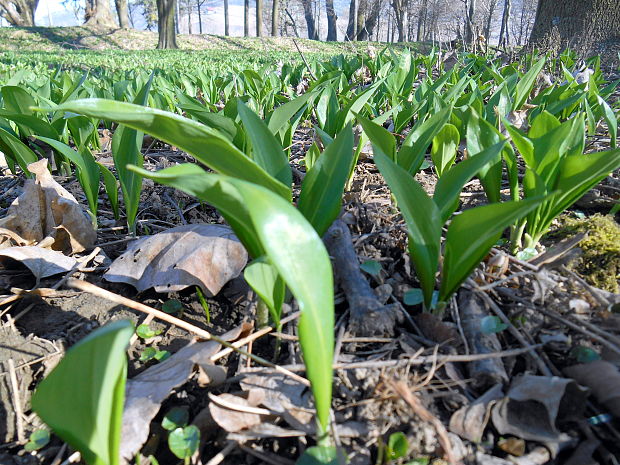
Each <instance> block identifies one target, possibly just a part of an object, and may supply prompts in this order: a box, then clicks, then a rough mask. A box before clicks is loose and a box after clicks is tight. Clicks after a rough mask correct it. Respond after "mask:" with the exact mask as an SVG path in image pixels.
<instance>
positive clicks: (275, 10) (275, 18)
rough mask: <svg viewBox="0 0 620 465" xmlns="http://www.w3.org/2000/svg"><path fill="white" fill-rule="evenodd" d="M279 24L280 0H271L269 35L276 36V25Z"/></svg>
mask: <svg viewBox="0 0 620 465" xmlns="http://www.w3.org/2000/svg"><path fill="white" fill-rule="evenodd" d="M279 25H280V0H273V3H272V4H271V35H272V36H273V37H278V26H279Z"/></svg>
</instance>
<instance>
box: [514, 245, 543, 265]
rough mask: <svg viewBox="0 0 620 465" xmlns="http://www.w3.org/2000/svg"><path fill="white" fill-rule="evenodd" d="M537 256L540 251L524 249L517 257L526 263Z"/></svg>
mask: <svg viewBox="0 0 620 465" xmlns="http://www.w3.org/2000/svg"><path fill="white" fill-rule="evenodd" d="M536 255H538V250H536V249H535V248H534V247H528V248H527V249H523V250H521V251H520V252H517V255H516V257H517V258H518V259H519V260H523V261H524V262H526V261H528V260H530V259H532V258H534V257H535V256H536Z"/></svg>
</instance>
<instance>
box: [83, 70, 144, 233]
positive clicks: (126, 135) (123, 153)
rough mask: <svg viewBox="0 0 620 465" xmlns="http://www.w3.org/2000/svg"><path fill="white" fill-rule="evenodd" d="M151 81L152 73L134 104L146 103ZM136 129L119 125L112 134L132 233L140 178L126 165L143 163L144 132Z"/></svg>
mask: <svg viewBox="0 0 620 465" xmlns="http://www.w3.org/2000/svg"><path fill="white" fill-rule="evenodd" d="M152 82H153V74H151V77H150V78H149V80H148V81H147V82H146V84H144V86H143V87H142V89H140V91H139V92H138V94H137V95H136V97H135V98H134V104H136V105H140V106H141V107H142V106H144V105H146V104H147V101H148V97H149V92H150V89H151V83H152ZM76 103H77V102H76ZM127 105H128V104H127ZM90 116H93V115H90ZM95 117H96V116H95ZM136 129H139V128H133V129H132V128H131V127H127V126H124V125H119V126H118V127H117V128H116V131H114V135H113V136H112V156H113V158H114V165H115V166H116V173H117V175H118V179H119V181H120V184H121V190H122V192H123V200H124V202H125V214H126V216H127V225H128V227H129V231H130V232H132V233H135V232H136V216H137V214H138V205H139V203H140V191H141V190H142V178H141V177H140V176H139V175H137V174H136V173H135V172H133V171H130V170H129V169H127V166H128V165H135V166H139V167H142V165H143V163H144V160H143V158H142V153H141V151H140V150H141V149H142V141H143V139H144V132H142V131H139V130H136Z"/></svg>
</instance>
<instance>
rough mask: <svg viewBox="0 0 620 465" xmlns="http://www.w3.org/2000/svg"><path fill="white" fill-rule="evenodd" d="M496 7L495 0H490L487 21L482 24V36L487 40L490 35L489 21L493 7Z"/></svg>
mask: <svg viewBox="0 0 620 465" xmlns="http://www.w3.org/2000/svg"><path fill="white" fill-rule="evenodd" d="M496 7H497V0H491V2H490V3H489V12H488V13H489V14H488V15H487V22H486V24H485V25H484V37H485V38H486V39H487V41H488V40H489V37H491V22H492V21H493V13H495V8H496Z"/></svg>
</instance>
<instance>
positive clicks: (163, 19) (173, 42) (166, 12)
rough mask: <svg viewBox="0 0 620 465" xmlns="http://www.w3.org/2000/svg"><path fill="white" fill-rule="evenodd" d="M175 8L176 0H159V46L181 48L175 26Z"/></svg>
mask: <svg viewBox="0 0 620 465" xmlns="http://www.w3.org/2000/svg"><path fill="white" fill-rule="evenodd" d="M175 10H176V2H175V0H157V32H158V33H159V42H158V43H157V48H160V49H167V48H179V47H178V45H177V36H176V30H175V28H174V17H175Z"/></svg>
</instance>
